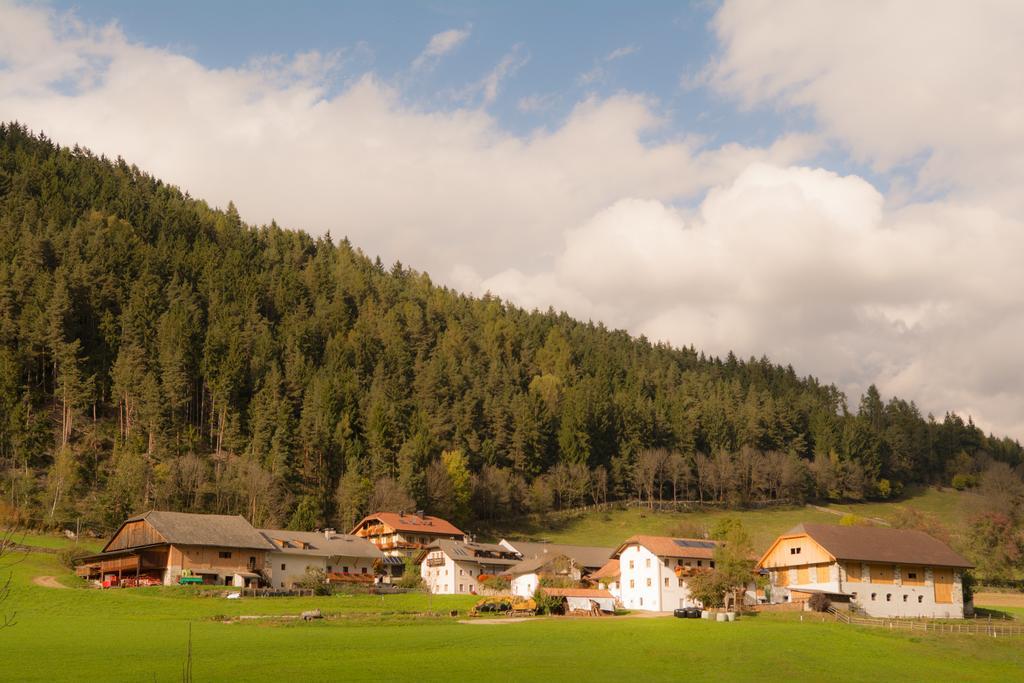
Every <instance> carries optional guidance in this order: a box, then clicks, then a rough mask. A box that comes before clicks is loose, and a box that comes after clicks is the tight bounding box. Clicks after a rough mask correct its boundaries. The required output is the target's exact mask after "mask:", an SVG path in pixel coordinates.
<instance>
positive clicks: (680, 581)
mask: <svg viewBox="0 0 1024 683" xmlns="http://www.w3.org/2000/svg"><path fill="white" fill-rule="evenodd" d="M679 587H680V588H682V587H683V580H682V579H679Z"/></svg>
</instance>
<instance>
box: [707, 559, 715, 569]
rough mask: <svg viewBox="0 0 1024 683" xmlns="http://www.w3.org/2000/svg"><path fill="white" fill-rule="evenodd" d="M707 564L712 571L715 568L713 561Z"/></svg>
mask: <svg viewBox="0 0 1024 683" xmlns="http://www.w3.org/2000/svg"><path fill="white" fill-rule="evenodd" d="M708 564H709V565H710V566H711V568H712V569H714V568H715V561H714V560H711V562H709V563H708Z"/></svg>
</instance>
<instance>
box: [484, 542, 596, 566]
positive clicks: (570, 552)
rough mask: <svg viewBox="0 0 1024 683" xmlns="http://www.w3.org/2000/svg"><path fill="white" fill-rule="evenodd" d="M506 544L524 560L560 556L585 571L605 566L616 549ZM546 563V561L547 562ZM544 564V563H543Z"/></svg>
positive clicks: (545, 544)
mask: <svg viewBox="0 0 1024 683" xmlns="http://www.w3.org/2000/svg"><path fill="white" fill-rule="evenodd" d="M504 542H505V544H507V545H508V546H511V547H512V548H515V549H516V550H517V551H518V552H519V553H520V554H521V555H522V556H523V558H524V559H527V560H529V559H533V558H544V557H547V558H552V557H556V556H558V555H565V556H566V557H569V558H572V559H573V560H575V561H576V564H578V565H579V566H580V567H583V568H584V569H591V570H596V569H600V568H601V567H603V566H604V563H605V562H607V561H608V560H609V559H611V556H612V554H613V553H614V552H615V548H598V547H595V546H587V545H563V544H561V543H535V542H533V541H509V540H507V539H506V540H505V541H504ZM545 561H546V560H545ZM541 564H543V562H542V563H541ZM538 566H539V565H538Z"/></svg>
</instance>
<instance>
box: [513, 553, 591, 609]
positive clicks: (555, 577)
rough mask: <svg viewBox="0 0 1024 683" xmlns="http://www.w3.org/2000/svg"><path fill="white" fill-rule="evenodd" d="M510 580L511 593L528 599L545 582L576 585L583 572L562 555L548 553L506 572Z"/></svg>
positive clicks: (525, 561)
mask: <svg viewBox="0 0 1024 683" xmlns="http://www.w3.org/2000/svg"><path fill="white" fill-rule="evenodd" d="M506 573H507V574H508V575H509V576H510V577H511V579H512V593H513V594H514V595H518V596H520V597H524V598H528V597H530V596H532V595H533V592H534V591H535V590H537V588H538V587H540V586H541V585H543V583H544V582H545V580H548V581H549V582H557V583H561V584H563V585H567V586H568V585H573V586H575V585H578V584H579V582H580V580H581V579H582V578H583V570H582V569H581V568H580V566H579V565H578V564H577V563H576V561H575V560H574V559H573V558H571V557H569V556H568V555H565V554H562V553H548V554H544V555H539V556H537V557H531V558H530V559H528V560H523V561H522V562H520V563H519V564H517V565H515V566H514V567H511V568H509V570H508V572H506Z"/></svg>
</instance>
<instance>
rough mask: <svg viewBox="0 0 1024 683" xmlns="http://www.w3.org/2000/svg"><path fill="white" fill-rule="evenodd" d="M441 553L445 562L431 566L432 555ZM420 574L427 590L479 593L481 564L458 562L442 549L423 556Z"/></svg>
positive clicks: (443, 592)
mask: <svg viewBox="0 0 1024 683" xmlns="http://www.w3.org/2000/svg"><path fill="white" fill-rule="evenodd" d="M435 554H440V555H441V557H443V558H444V564H443V565H438V566H436V567H431V566H429V565H428V564H427V562H428V561H429V560H430V558H431V557H435V556H436V555H435ZM420 576H421V577H422V578H423V581H424V583H426V585H427V590H429V591H430V592H431V593H434V594H437V595H471V594H479V593H480V592H481V586H480V583H479V581H478V579H479V576H480V565H478V564H476V563H470V562H456V561H455V560H453V559H452V558H450V557H448V556H447V555H445V554H444V553H441V551H437V550H435V551H432V552H430V553H428V554H427V556H426V557H425V558H423V562H422V563H421V564H420Z"/></svg>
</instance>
